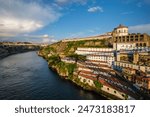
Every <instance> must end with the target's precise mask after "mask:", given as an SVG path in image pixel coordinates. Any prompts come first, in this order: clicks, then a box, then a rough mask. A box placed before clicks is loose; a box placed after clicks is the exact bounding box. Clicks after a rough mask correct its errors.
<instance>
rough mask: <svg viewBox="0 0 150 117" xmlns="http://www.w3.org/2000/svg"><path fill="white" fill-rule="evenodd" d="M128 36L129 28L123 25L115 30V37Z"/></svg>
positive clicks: (113, 33) (113, 34) (113, 32)
mask: <svg viewBox="0 0 150 117" xmlns="http://www.w3.org/2000/svg"><path fill="white" fill-rule="evenodd" d="M126 35H128V27H126V26H123V25H121V24H120V25H119V26H118V27H117V28H114V30H113V31H112V36H113V37H116V36H126Z"/></svg>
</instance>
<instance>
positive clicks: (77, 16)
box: [0, 0, 150, 43]
mask: <svg viewBox="0 0 150 117" xmlns="http://www.w3.org/2000/svg"><path fill="white" fill-rule="evenodd" d="M149 13H150V0H0V14H1V15H0V41H31V42H45V43H47V42H54V41H56V40H61V39H64V38H74V37H86V36H92V35H99V34H103V33H105V32H110V31H112V30H113V28H115V27H116V26H118V25H119V24H124V25H126V26H128V27H129V31H130V32H141V33H144V32H145V33H149V34H150V15H149Z"/></svg>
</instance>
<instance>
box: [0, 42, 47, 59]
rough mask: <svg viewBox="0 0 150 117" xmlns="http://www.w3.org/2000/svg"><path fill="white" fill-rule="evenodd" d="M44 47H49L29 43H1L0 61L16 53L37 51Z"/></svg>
mask: <svg viewBox="0 0 150 117" xmlns="http://www.w3.org/2000/svg"><path fill="white" fill-rule="evenodd" d="M44 46H47V45H46V44H37V43H29V42H0V59H2V58H4V57H6V56H9V55H12V54H16V53H22V52H27V51H36V50H39V49H40V48H42V47H44Z"/></svg>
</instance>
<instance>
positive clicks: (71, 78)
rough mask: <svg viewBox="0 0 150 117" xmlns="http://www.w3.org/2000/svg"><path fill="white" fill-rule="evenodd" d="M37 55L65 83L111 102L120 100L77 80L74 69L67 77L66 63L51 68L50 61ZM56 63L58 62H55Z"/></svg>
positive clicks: (40, 54) (94, 86)
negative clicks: (45, 61)
mask: <svg viewBox="0 0 150 117" xmlns="http://www.w3.org/2000/svg"><path fill="white" fill-rule="evenodd" d="M38 55H39V56H41V57H43V58H44V59H45V60H47V62H48V65H49V69H51V70H53V71H54V72H56V73H57V74H58V75H59V76H60V77H61V78H62V79H64V80H67V81H70V82H72V83H74V84H75V85H76V86H77V87H81V88H82V89H84V90H86V91H90V92H93V93H96V94H98V95H101V96H103V97H105V98H106V99H113V100H120V98H118V97H116V96H114V95H111V94H109V93H107V92H104V91H103V90H101V88H99V87H96V85H90V84H88V83H86V82H84V81H82V80H81V79H79V78H78V75H76V73H75V69H74V70H73V74H72V75H71V76H69V74H68V72H65V69H66V68H65V66H66V65H65V64H67V65H68V63H63V62H60V63H63V66H58V65H56V66H53V65H51V64H50V62H49V61H50V59H48V58H46V57H45V56H43V55H42V53H40V52H38ZM55 60H56V61H57V58H55V59H54V61H55ZM57 63H58V62H57ZM59 67H63V68H62V69H63V70H60V68H59Z"/></svg>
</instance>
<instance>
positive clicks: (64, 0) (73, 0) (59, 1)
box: [55, 0, 88, 5]
mask: <svg viewBox="0 0 150 117" xmlns="http://www.w3.org/2000/svg"><path fill="white" fill-rule="evenodd" d="M87 1H88V0H55V2H56V3H57V4H59V5H66V4H72V3H79V4H82V5H84V4H86V3H87Z"/></svg>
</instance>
